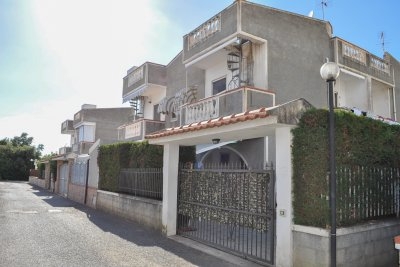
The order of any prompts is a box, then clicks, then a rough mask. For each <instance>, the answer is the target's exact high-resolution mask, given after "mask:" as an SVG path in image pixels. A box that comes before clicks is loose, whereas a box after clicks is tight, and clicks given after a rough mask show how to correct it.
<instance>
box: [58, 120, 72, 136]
mask: <svg viewBox="0 0 400 267" xmlns="http://www.w3.org/2000/svg"><path fill="white" fill-rule="evenodd" d="M73 124H74V121H73V120H66V121H64V122H63V123H61V133H62V134H72V133H74V125H73Z"/></svg>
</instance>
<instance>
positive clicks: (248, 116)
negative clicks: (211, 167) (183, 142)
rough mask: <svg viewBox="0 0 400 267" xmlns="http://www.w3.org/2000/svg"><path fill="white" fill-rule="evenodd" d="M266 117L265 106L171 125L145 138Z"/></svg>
mask: <svg viewBox="0 0 400 267" xmlns="http://www.w3.org/2000/svg"><path fill="white" fill-rule="evenodd" d="M266 117H268V111H267V109H266V108H259V109H256V110H251V111H246V112H242V113H237V114H232V115H229V116H224V117H219V118H215V119H210V120H205V121H200V122H193V123H190V124H187V125H184V126H180V127H172V128H168V129H165V130H162V131H159V132H155V133H152V134H149V135H146V136H145V138H146V139H154V138H160V137H165V136H171V135H175V134H180V133H186V132H192V131H200V130H204V129H208V128H214V127H220V126H223V125H229V124H233V123H238V122H245V121H249V120H255V119H261V118H266Z"/></svg>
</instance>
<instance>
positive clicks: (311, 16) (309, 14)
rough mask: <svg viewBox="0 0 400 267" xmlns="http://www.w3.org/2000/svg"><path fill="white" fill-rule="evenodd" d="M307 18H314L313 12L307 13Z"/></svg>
mask: <svg viewBox="0 0 400 267" xmlns="http://www.w3.org/2000/svg"><path fill="white" fill-rule="evenodd" d="M308 16H309V17H310V18H313V17H314V10H311V11H310V12H309V13H308Z"/></svg>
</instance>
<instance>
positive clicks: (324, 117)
mask: <svg viewBox="0 0 400 267" xmlns="http://www.w3.org/2000/svg"><path fill="white" fill-rule="evenodd" d="M335 123H336V127H335V135H336V138H335V141H336V147H335V158H336V164H337V165H338V166H342V165H346V166H360V165H361V166H380V167H384V166H386V167H399V166H400V153H399V151H400V126H398V125H389V124H386V123H383V122H381V121H378V120H373V119H370V118H367V117H359V116H356V115H354V114H352V113H349V112H347V111H340V110H337V111H335ZM292 132H293V149H292V156H293V157H292V160H293V198H294V201H293V210H294V222H295V223H296V224H301V225H309V226H316V227H326V226H327V225H328V224H329V200H328V195H329V187H328V184H329V178H328V176H327V175H328V169H329V166H328V158H329V157H328V111H326V110H317V109H311V110H309V111H307V112H306V113H305V114H304V115H303V117H302V118H301V120H300V122H299V125H298V127H297V128H295V129H293V131H292Z"/></svg>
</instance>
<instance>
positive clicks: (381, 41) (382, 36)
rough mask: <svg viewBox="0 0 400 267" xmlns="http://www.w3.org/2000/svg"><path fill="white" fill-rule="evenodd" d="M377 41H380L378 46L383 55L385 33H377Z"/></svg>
mask: <svg viewBox="0 0 400 267" xmlns="http://www.w3.org/2000/svg"><path fill="white" fill-rule="evenodd" d="M379 39H380V44H381V46H382V51H383V53H385V33H384V32H380V33H379Z"/></svg>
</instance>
